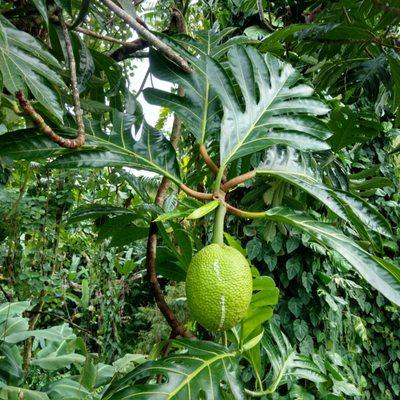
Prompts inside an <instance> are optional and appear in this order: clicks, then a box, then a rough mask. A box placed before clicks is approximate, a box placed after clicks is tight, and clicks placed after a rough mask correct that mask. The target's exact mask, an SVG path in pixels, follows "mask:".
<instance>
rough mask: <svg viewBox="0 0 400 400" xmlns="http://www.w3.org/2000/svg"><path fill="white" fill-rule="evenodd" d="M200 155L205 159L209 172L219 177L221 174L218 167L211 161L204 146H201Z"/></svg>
mask: <svg viewBox="0 0 400 400" xmlns="http://www.w3.org/2000/svg"><path fill="white" fill-rule="evenodd" d="M200 155H201V156H202V157H203V160H204V162H205V163H206V164H207V167H208V168H209V170H210V171H211V172H213V173H214V174H215V175H217V174H218V172H219V168H218V165H217V164H215V163H214V161H213V160H212V159H211V157H210V156H209V154H208V152H207V149H206V146H205V145H204V144H201V145H200Z"/></svg>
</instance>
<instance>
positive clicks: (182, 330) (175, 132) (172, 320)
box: [146, 114, 194, 337]
mask: <svg viewBox="0 0 400 400" xmlns="http://www.w3.org/2000/svg"><path fill="white" fill-rule="evenodd" d="M180 131H181V123H180V121H179V119H178V117H177V116H176V114H175V117H174V126H173V129H172V134H171V139H170V142H171V144H172V146H173V147H174V148H176V146H177V144H178V141H179V137H180ZM169 186H170V181H169V179H168V178H166V177H164V178H163V179H162V181H161V184H160V186H159V187H158V190H157V194H156V198H155V201H154V203H155V204H156V205H158V206H159V207H162V206H163V204H164V199H165V194H166V192H167V190H168V188H169ZM157 234H158V226H157V223H156V222H151V223H150V230H149V236H148V240H147V252H146V261H147V265H146V266H147V275H148V278H149V281H150V285H151V288H152V292H153V296H154V299H155V301H156V304H157V306H158V308H159V309H160V311H161V312H162V314H163V315H164V318H165V319H166V320H167V322H168V324H169V326H170V327H171V329H172V335H174V336H184V337H194V335H193V333H192V332H190V331H188V330H187V329H186V327H185V326H184V325H182V323H181V322H180V321H179V320H178V318H177V317H176V315H175V314H174V312H173V311H172V310H171V308H170V307H169V306H168V304H167V302H166V301H165V297H164V294H163V292H162V289H161V286H160V283H159V282H158V278H157V272H156V257H157Z"/></svg>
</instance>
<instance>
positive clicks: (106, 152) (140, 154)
mask: <svg viewBox="0 0 400 400" xmlns="http://www.w3.org/2000/svg"><path fill="white" fill-rule="evenodd" d="M134 122H135V120H134V117H133V116H132V115H130V114H123V113H121V112H119V111H115V112H114V118H113V130H112V131H111V133H110V134H109V135H108V134H106V133H103V132H102V131H99V132H93V135H95V136H91V135H88V137H89V138H90V139H92V143H93V144H94V145H95V148H94V149H88V150H82V151H77V152H68V153H66V154H65V155H63V156H61V157H59V158H57V159H56V160H55V161H53V162H51V163H50V167H53V168H80V167H89V168H90V167H94V168H99V167H108V166H111V167H112V166H125V167H132V168H136V169H144V170H147V171H152V172H156V173H159V174H161V175H164V176H166V177H168V178H169V179H171V180H172V181H174V182H176V183H179V182H180V170H179V165H178V161H177V160H176V154H175V150H174V148H173V147H172V145H171V143H170V142H169V141H168V140H167V138H165V137H164V135H163V134H162V133H161V132H159V131H157V130H156V129H154V128H153V127H151V126H150V125H148V124H147V123H146V122H144V123H143V125H142V129H141V137H140V140H138V141H135V140H134V138H133V136H132V133H131V129H132V126H133V124H134Z"/></svg>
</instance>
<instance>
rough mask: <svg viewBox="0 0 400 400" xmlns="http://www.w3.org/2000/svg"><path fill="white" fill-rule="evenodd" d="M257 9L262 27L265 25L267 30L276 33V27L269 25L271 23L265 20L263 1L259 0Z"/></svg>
mask: <svg viewBox="0 0 400 400" xmlns="http://www.w3.org/2000/svg"><path fill="white" fill-rule="evenodd" d="M257 9H258V17H259V18H260V22H261V25H263V26H264V27H265V28H267V29H268V30H269V31H270V32H274V31H275V29H274V27H273V26H271V25H270V24H269V22H268V21H267V19H266V18H265V15H264V8H263V4H262V0H257Z"/></svg>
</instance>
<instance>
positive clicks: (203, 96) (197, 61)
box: [144, 28, 248, 144]
mask: <svg viewBox="0 0 400 400" xmlns="http://www.w3.org/2000/svg"><path fill="white" fill-rule="evenodd" d="M231 32H232V29H231V28H227V29H224V30H223V31H222V32H219V33H216V32H213V31H212V30H210V31H207V32H198V33H197V34H196V40H195V39H192V38H191V37H189V36H186V35H178V36H175V37H174V38H172V39H171V38H170V39H167V38H166V39H165V40H167V41H168V43H169V44H170V45H171V46H172V47H173V48H174V49H175V50H176V51H178V52H179V53H181V54H182V55H183V56H184V57H186V58H187V59H188V60H190V61H191V62H192V66H193V72H191V73H188V72H184V71H182V70H181V69H180V68H177V67H176V65H175V64H173V63H172V62H170V61H168V60H167V59H166V58H164V57H162V56H161V55H160V54H159V53H156V52H154V51H151V52H150V67H151V72H152V74H154V75H155V76H156V77H157V78H159V79H162V80H166V81H171V82H174V83H176V84H179V85H180V86H181V88H182V89H183V92H184V97H180V96H178V95H176V94H173V93H170V92H165V91H162V90H159V89H153V88H148V89H146V90H144V96H145V99H146V100H147V101H148V102H149V103H151V104H156V105H159V106H163V107H167V108H169V109H171V110H173V111H174V112H176V113H177V114H178V115H179V117H180V118H181V119H182V121H184V123H185V126H186V128H187V129H189V130H190V132H191V133H192V134H193V135H194V137H195V138H196V139H197V141H198V142H199V143H201V144H202V143H204V142H205V140H206V138H207V137H210V136H211V135H212V134H213V133H216V132H218V130H219V124H220V122H221V121H220V120H221V116H220V113H221V106H220V104H219V101H218V98H217V95H216V93H215V91H214V90H212V89H211V87H210V77H209V75H208V74H207V70H206V68H207V58H208V57H214V58H216V59H219V58H221V57H222V56H223V55H224V54H225V53H226V52H227V51H228V50H229V48H230V47H232V46H233V45H234V44H235V43H237V42H238V41H243V40H247V41H248V39H244V38H242V37H238V38H235V40H232V39H231V40H228V41H226V42H223V40H224V38H225V37H226V36H227V35H229V34H230V33H231ZM188 46H189V47H190V49H191V51H192V52H193V51H194V54H193V53H192V52H189V51H188V50H187V47H188Z"/></svg>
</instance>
